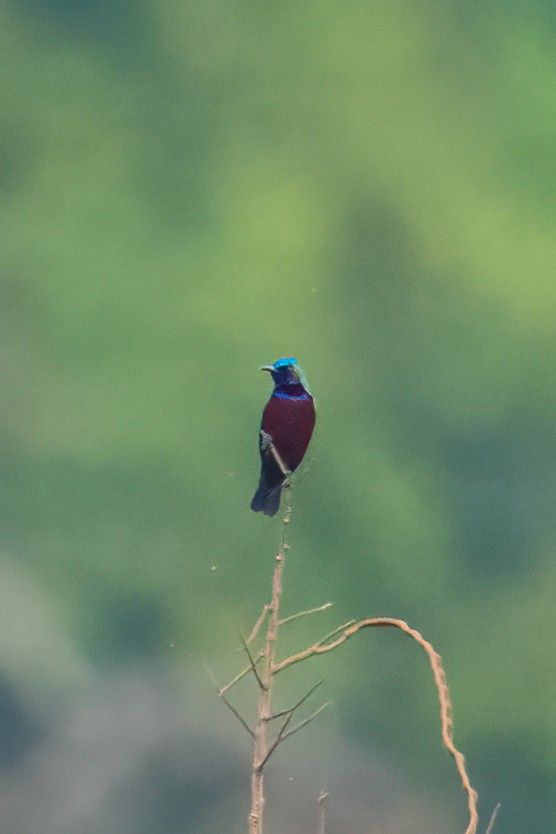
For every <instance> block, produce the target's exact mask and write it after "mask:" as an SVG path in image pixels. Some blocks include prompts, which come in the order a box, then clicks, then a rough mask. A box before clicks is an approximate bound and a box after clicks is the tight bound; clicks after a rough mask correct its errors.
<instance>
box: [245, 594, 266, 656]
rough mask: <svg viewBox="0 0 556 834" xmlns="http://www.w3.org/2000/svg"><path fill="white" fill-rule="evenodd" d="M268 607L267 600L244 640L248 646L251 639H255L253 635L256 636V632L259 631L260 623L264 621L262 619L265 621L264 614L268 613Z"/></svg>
mask: <svg viewBox="0 0 556 834" xmlns="http://www.w3.org/2000/svg"><path fill="white" fill-rule="evenodd" d="M269 609H270V605H269V604H268V602H267V603H266V605H264V606H263V610H262V611H261V613H260V615H259V618H258V620H257V622H256V623H255V625H254V626H253V629H252V631H251V634H250V635H249V637H248V638H247V640H246V641H245V642H246V643H247V645H248V646H249V644H250V643H252V642H253V640H254V639H255V637H256V636H257V634H258V633H259V631H260V630H261V626H262V624H263V623H264V621H265V619H266V615H267V614H268V612H269Z"/></svg>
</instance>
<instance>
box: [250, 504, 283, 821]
mask: <svg viewBox="0 0 556 834" xmlns="http://www.w3.org/2000/svg"><path fill="white" fill-rule="evenodd" d="M290 514H291V507H290V506H289V505H288V506H287V507H286V511H285V513H284V516H283V519H282V525H283V526H282V543H281V546H280V550H279V551H278V553H277V554H276V567H275V568H274V575H273V578H272V600H271V602H270V605H269V606H268V609H267V618H268V619H267V630H266V637H265V643H264V649H263V655H262V660H261V668H260V671H259V673H258V676H257V677H258V680H259V686H260V692H259V701H258V705H257V723H256V725H255V730H254V739H255V743H254V745H253V768H252V773H251V810H250V812H249V834H263V808H264V767H265V764H266V762H267V761H268V758H269V756H270V753H271V752H272V751H271V749H270V746H269V740H268V722H269V720H270V719H271V716H272V713H271V694H272V679H273V674H272V670H273V668H274V665H275V658H276V641H277V639H278V631H279V629H280V597H281V596H282V575H283V572H284V567H285V563H286V552H287V550H288V547H289V545H288V544H287V540H286V539H287V537H286V531H287V527H288V524H289V523H290Z"/></svg>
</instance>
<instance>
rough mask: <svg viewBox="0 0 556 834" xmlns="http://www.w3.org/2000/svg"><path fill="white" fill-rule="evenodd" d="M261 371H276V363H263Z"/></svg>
mask: <svg viewBox="0 0 556 834" xmlns="http://www.w3.org/2000/svg"><path fill="white" fill-rule="evenodd" d="M259 371H268V372H269V374H271V373H272V371H274V365H261V367H260V368H259Z"/></svg>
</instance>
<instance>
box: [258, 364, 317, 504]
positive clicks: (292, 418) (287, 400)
mask: <svg viewBox="0 0 556 834" xmlns="http://www.w3.org/2000/svg"><path fill="white" fill-rule="evenodd" d="M261 371H268V373H270V375H271V376H272V379H273V380H274V391H273V392H272V395H271V397H270V399H269V401H268V402H267V404H266V406H265V409H264V411H263V416H262V420H261V429H260V432H259V452H260V455H261V476H260V481H259V486H258V487H257V491H256V492H255V495H254V496H253V500H252V501H251V509H252V510H254V511H255V512H256V513H259V512H262V513H264V514H265V515H276V513H277V512H278V509H279V507H280V498H281V495H282V488H283V487H284V484H285V483H286V481H287V480H288V478H289V476H290V475H291V473H292V472H294V471H295V470H296V469H297V467H298V466H299V464H300V463H301V461H302V460H303V457H304V455H305V452H306V451H307V447H308V445H309V441H310V440H311V435H312V434H313V429H314V427H315V419H316V415H315V401H314V399H313V396H312V394H311V391H310V390H309V386H308V384H307V380H306V379H305V374H304V373H303V371H302V369H301V366H300V365H299V364H298V362H297V359H294V358H293V357H292V356H291V357H287V358H282V359H277V360H276V362H275V363H274V364H273V365H262V367H261Z"/></svg>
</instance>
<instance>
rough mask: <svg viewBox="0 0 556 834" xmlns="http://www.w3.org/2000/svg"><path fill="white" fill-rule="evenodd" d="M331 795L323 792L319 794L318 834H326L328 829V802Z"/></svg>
mask: <svg viewBox="0 0 556 834" xmlns="http://www.w3.org/2000/svg"><path fill="white" fill-rule="evenodd" d="M329 796H330V794H329V793H328V792H327V791H321V792H320V793H319V824H318V828H317V834H325V828H326V800H327V799H328V797H329Z"/></svg>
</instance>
